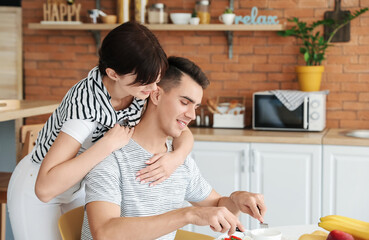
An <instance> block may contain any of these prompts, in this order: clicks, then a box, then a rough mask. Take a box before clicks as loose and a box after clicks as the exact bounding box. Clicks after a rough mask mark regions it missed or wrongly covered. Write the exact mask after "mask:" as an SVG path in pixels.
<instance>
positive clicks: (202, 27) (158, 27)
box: [28, 23, 284, 58]
mask: <svg viewBox="0 0 369 240" xmlns="http://www.w3.org/2000/svg"><path fill="white" fill-rule="evenodd" d="M117 26H119V24H103V23H97V24H94V23H81V24H75V23H73V24H72V23H69V24H68V23H29V24H28V28H29V29H36V30H89V31H91V32H92V34H93V36H94V38H95V41H96V47H97V48H96V49H98V48H99V45H100V31H104V30H106V31H109V30H111V29H113V28H115V27H117ZM145 26H146V27H147V28H148V29H150V30H151V31H224V32H225V34H226V37H227V41H228V57H229V58H232V56H233V31H280V30H284V25H282V24H275V25H272V24H250V25H246V24H233V25H225V24H199V25H176V24H146V25H145Z"/></svg>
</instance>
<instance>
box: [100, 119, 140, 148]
mask: <svg viewBox="0 0 369 240" xmlns="http://www.w3.org/2000/svg"><path fill="white" fill-rule="evenodd" d="M133 132H134V128H129V127H123V126H120V125H119V124H115V126H114V127H112V128H111V129H109V131H107V132H106V133H105V135H104V137H103V138H102V139H101V140H102V141H107V143H105V144H106V146H109V147H110V148H111V152H114V151H115V150H118V149H119V148H122V147H124V146H125V145H127V143H128V142H129V139H131V137H132V134H133Z"/></svg>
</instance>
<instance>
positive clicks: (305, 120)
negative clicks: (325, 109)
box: [303, 97, 309, 129]
mask: <svg viewBox="0 0 369 240" xmlns="http://www.w3.org/2000/svg"><path fill="white" fill-rule="evenodd" d="M303 119H304V129H308V119H309V118H308V98H307V97H306V98H305V99H304V117H303Z"/></svg>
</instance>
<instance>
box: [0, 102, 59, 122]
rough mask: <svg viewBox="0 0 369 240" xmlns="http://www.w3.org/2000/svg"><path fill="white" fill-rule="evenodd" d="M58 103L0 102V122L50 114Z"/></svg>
mask: <svg viewBox="0 0 369 240" xmlns="http://www.w3.org/2000/svg"><path fill="white" fill-rule="evenodd" d="M58 105H59V102H57V101H39V100H13V99H12V100H0V122H4V121H9V120H15V119H18V118H25V117H32V116H37V115H42V114H47V113H52V112H53V111H54V110H55V109H56V108H57V106H58Z"/></svg>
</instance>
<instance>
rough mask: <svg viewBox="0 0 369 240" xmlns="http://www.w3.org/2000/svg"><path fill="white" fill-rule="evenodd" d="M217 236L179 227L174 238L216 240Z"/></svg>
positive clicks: (181, 239)
mask: <svg viewBox="0 0 369 240" xmlns="http://www.w3.org/2000/svg"><path fill="white" fill-rule="evenodd" d="M214 239H215V238H213V237H211V236H208V235H205V234H201V233H195V232H189V231H186V230H182V229H178V230H177V234H176V237H175V238H174V240H214Z"/></svg>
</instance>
